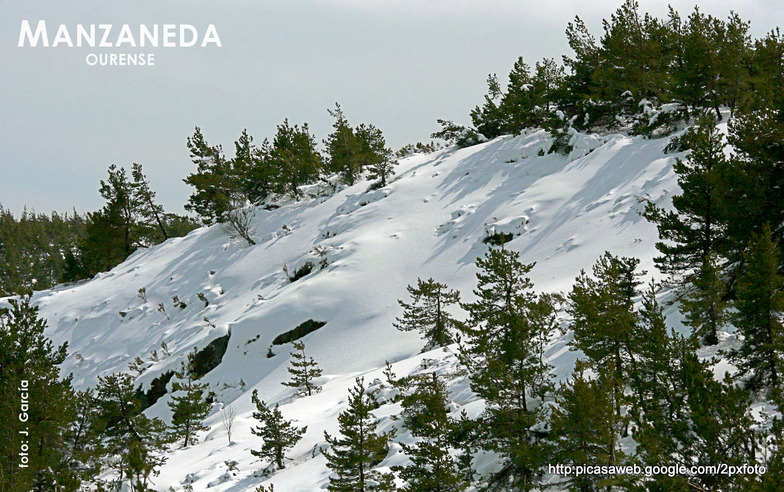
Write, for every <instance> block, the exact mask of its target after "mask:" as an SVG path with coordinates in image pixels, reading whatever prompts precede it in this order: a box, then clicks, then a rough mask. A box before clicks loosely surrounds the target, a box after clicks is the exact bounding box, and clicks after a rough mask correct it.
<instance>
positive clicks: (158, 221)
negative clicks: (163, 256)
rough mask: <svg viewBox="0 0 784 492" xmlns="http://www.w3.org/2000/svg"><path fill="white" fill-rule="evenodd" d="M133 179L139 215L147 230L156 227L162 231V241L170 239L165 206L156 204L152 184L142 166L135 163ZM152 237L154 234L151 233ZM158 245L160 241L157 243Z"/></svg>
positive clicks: (132, 168)
mask: <svg viewBox="0 0 784 492" xmlns="http://www.w3.org/2000/svg"><path fill="white" fill-rule="evenodd" d="M131 177H132V178H133V182H132V184H131V186H132V187H133V193H134V195H135V196H136V197H137V206H138V208H139V215H140V216H141V218H142V219H143V220H144V221H145V222H146V225H147V228H148V229H151V228H154V227H155V226H157V227H158V230H160V231H161V236H162V240H165V239H169V234H168V233H167V232H166V226H165V225H164V221H163V219H164V213H163V205H159V204H157V203H155V192H154V191H152V189H150V182H149V181H148V180H147V176H145V175H144V171H143V170H142V165H141V164H136V163H134V164H133V166H132V167H131ZM149 234H150V235H152V233H151V232H150V233H149ZM155 242H156V243H158V242H160V241H155Z"/></svg>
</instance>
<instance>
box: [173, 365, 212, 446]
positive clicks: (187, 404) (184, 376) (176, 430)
mask: <svg viewBox="0 0 784 492" xmlns="http://www.w3.org/2000/svg"><path fill="white" fill-rule="evenodd" d="M194 357H195V351H194V352H192V353H191V354H188V363H187V364H185V363H183V364H182V366H181V368H180V370H179V371H177V372H175V373H174V376H175V377H176V378H177V379H178V380H179V381H175V382H174V383H172V397H171V400H170V401H169V402H168V403H167V404H168V405H169V409H170V410H171V411H172V428H171V433H172V438H173V440H179V439H182V440H183V442H182V447H183V448H184V447H187V446H190V445H192V444H196V443H197V442H198V440H197V439H196V433H197V432H201V431H204V430H207V426H205V425H204V418H205V417H206V416H207V414H208V413H209V412H210V406H211V405H210V404H209V403H208V402H207V399H206V396H207V395H206V394H205V392H206V389H207V384H206V383H199V382H197V381H196V380H197V379H198V378H197V376H196V373H195V372H194ZM178 392H182V393H184V394H177V393H178Z"/></svg>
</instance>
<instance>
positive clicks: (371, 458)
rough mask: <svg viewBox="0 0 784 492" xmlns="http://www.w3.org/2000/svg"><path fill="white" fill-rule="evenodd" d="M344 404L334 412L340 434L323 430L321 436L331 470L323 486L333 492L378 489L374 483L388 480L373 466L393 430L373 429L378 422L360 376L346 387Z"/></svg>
mask: <svg viewBox="0 0 784 492" xmlns="http://www.w3.org/2000/svg"><path fill="white" fill-rule="evenodd" d="M348 391H349V397H348V405H349V406H348V408H347V409H346V410H345V411H343V412H341V413H340V414H339V415H338V425H339V428H340V433H341V434H342V437H332V436H330V435H329V434H328V433H327V432H326V431H325V432H324V439H325V440H326V441H327V443H328V444H329V445H330V449H329V450H325V451H324V456H325V457H326V458H327V467H329V469H330V470H332V472H333V473H332V475H330V477H329V486H328V487H327V490H330V491H333V492H365V491H367V490H381V489H382V487H379V486H376V485H375V484H378V483H382V484H383V483H385V482H386V483H388V482H389V478H388V477H387V478H386V479H385V478H384V476H382V474H380V473H379V472H377V471H375V470H373V467H374V466H375V465H376V464H378V463H379V462H380V461H382V460H383V459H384V457H386V455H387V452H388V451H389V440H390V439H392V438H393V437H394V431H390V432H384V433H381V434H378V433H376V428H377V427H378V422H377V421H376V419H375V417H374V416H373V413H372V410H373V409H374V408H375V407H376V405H375V402H374V401H373V400H372V399H371V397H370V396H368V395H366V394H365V384H364V380H363V379H362V378H357V380H356V385H355V386H354V387H353V388H350V389H349V390H348Z"/></svg>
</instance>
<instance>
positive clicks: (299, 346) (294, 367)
mask: <svg viewBox="0 0 784 492" xmlns="http://www.w3.org/2000/svg"><path fill="white" fill-rule="evenodd" d="M294 350H296V352H291V358H292V361H291V366H290V367H289V368H288V371H289V374H291V381H284V382H282V383H280V384H282V385H284V386H290V387H292V388H297V393H299V394H300V395H307V396H310V395H312V394H314V393H318V392H320V391H321V386H318V385H317V384H315V383H314V382H313V380H314V379H318V378H320V377H321V369H320V368H319V367H318V364H317V363H316V361H315V360H314V359H313V357H307V356H306V355H305V343H304V342H301V341H296V342H294Z"/></svg>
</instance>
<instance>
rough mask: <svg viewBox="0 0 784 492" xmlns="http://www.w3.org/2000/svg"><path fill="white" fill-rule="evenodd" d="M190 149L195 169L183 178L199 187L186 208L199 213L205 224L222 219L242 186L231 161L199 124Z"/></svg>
mask: <svg viewBox="0 0 784 492" xmlns="http://www.w3.org/2000/svg"><path fill="white" fill-rule="evenodd" d="M188 149H189V150H190V154H191V160H192V161H193V163H194V164H196V172H195V173H193V174H189V175H188V176H187V177H186V178H185V179H184V180H183V181H184V182H185V184H188V185H190V186H193V187H194V188H195V189H196V191H195V192H194V193H193V194H192V195H191V196H190V197H189V198H188V203H187V204H186V205H185V210H188V211H189V212H195V213H197V214H198V215H199V216H200V217H201V220H202V222H203V223H205V224H211V223H215V222H222V221H223V216H224V214H226V213H227V212H228V211H229V210H231V200H232V197H236V194H237V189H238V187H239V185H238V183H236V182H235V179H234V178H235V177H234V176H233V173H232V172H231V164H230V163H229V162H228V161H227V159H226V157H225V156H224V155H223V150H222V149H221V147H220V146H219V145H218V146H211V145H209V144H208V143H207V141H206V140H205V139H204V135H202V133H201V129H200V128H199V127H196V130H195V131H194V133H193V136H192V137H190V138H188Z"/></svg>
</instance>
